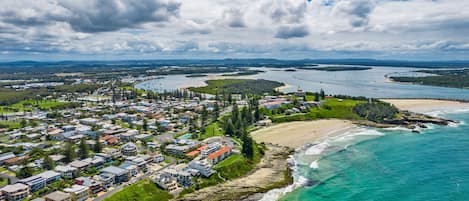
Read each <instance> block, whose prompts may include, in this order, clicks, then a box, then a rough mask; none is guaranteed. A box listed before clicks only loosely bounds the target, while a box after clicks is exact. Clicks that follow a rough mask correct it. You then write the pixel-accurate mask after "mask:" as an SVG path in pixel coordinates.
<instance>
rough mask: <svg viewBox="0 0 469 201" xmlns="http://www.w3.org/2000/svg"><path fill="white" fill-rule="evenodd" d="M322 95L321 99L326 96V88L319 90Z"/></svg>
mask: <svg viewBox="0 0 469 201" xmlns="http://www.w3.org/2000/svg"><path fill="white" fill-rule="evenodd" d="M319 94H320V96H321V99H324V98H326V94H325V93H324V90H322V89H321V91H320V92H319Z"/></svg>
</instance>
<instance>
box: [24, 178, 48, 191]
mask: <svg viewBox="0 0 469 201" xmlns="http://www.w3.org/2000/svg"><path fill="white" fill-rule="evenodd" d="M18 182H19V183H22V184H25V185H28V186H29V189H30V191H31V192H36V191H38V190H40V189H42V188H44V187H45V186H46V181H45V180H44V178H42V177H41V176H38V175H36V176H31V177H28V178H24V179H21V180H19V181H18Z"/></svg>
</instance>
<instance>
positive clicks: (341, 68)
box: [298, 66, 372, 72]
mask: <svg viewBox="0 0 469 201" xmlns="http://www.w3.org/2000/svg"><path fill="white" fill-rule="evenodd" d="M298 69H302V70H318V71H331V72H333V71H359V70H370V69H372V68H371V67H361V66H326V67H298Z"/></svg>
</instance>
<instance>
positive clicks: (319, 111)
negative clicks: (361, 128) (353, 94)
mask: <svg viewBox="0 0 469 201" xmlns="http://www.w3.org/2000/svg"><path fill="white" fill-rule="evenodd" d="M307 98H308V97H307ZM364 102H365V101H361V100H350V99H345V100H341V99H337V98H330V99H325V100H324V102H323V104H322V105H321V107H318V108H311V109H310V111H309V112H308V113H298V114H292V115H284V114H280V115H275V116H273V121H274V122H276V123H281V122H289V121H308V120H315V119H329V118H337V119H349V120H358V119H362V118H361V117H360V116H358V115H357V114H356V113H354V112H353V110H352V109H353V107H355V106H356V105H357V104H359V103H364Z"/></svg>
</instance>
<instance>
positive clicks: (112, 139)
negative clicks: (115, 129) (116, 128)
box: [99, 135, 119, 146]
mask: <svg viewBox="0 0 469 201" xmlns="http://www.w3.org/2000/svg"><path fill="white" fill-rule="evenodd" d="M99 141H100V142H101V143H102V144H104V145H109V146H114V145H117V144H119V138H118V137H116V136H113V135H105V136H103V137H101V138H100V139H99Z"/></svg>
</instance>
